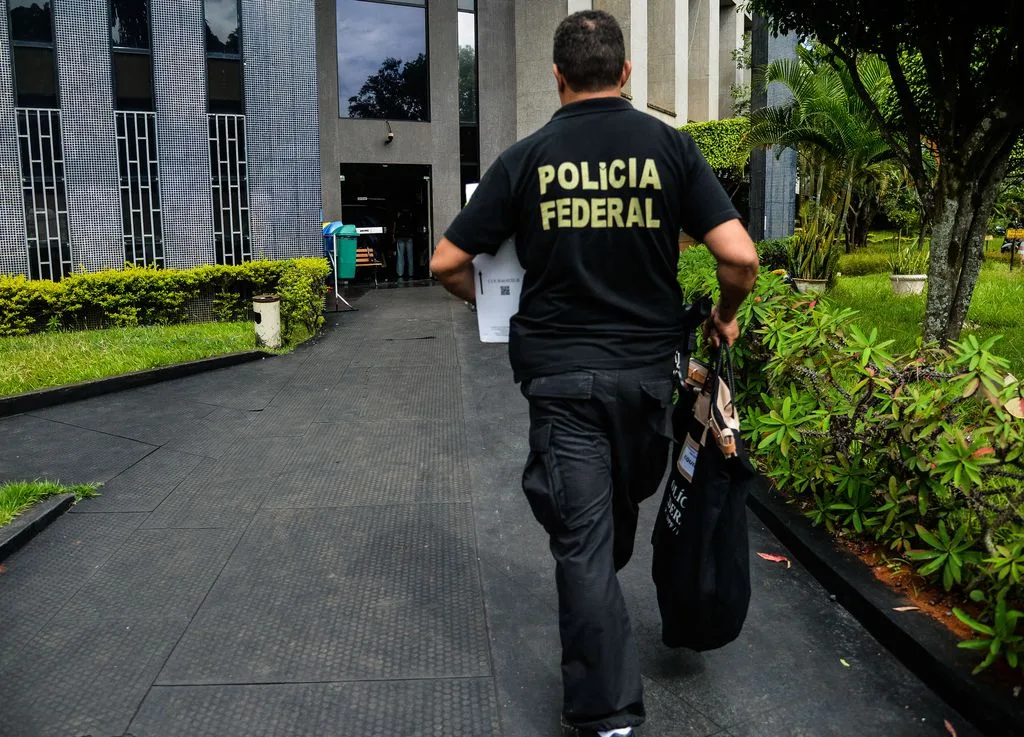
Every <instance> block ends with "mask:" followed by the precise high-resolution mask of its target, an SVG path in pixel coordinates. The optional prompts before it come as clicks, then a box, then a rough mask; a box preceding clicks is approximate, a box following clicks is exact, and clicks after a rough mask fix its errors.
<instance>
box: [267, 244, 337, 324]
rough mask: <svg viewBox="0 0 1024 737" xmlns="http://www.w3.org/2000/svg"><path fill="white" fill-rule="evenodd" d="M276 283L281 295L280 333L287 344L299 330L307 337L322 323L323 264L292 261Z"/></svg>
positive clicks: (324, 266)
mask: <svg viewBox="0 0 1024 737" xmlns="http://www.w3.org/2000/svg"><path fill="white" fill-rule="evenodd" d="M292 264H293V267H292V268H289V269H286V270H285V272H284V273H283V274H282V275H281V280H280V281H279V282H278V284H277V293H278V294H280V295H281V330H282V337H283V338H284V341H285V342H286V343H287V342H289V341H290V340H291V339H292V338H294V337H295V335H296V329H297V328H299V327H303V328H305V329H306V332H307V333H308V334H309V335H313V334H315V333H316V332H317V331H318V330H319V329H320V328H321V327H322V326H323V324H324V295H325V294H326V287H325V286H324V280H325V279H326V278H327V273H328V267H327V261H325V260H324V259H322V258H300V259H295V260H294V261H293V262H292Z"/></svg>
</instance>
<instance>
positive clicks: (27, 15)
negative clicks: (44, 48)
mask: <svg viewBox="0 0 1024 737" xmlns="http://www.w3.org/2000/svg"><path fill="white" fill-rule="evenodd" d="M7 7H8V8H9V9H10V11H11V15H10V18H11V41H12V42H14V43H17V42H18V41H28V42H31V43H44V44H52V43H53V10H52V8H51V5H50V0H7Z"/></svg>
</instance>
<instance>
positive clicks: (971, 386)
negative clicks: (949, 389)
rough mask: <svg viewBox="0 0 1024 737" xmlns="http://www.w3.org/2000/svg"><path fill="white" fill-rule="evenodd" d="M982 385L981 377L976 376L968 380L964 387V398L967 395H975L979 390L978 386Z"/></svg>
mask: <svg viewBox="0 0 1024 737" xmlns="http://www.w3.org/2000/svg"><path fill="white" fill-rule="evenodd" d="M979 386H981V379H979V378H978V377H974V378H973V379H971V380H970V381H968V382H967V386H965V387H964V391H963V394H962V395H961V396H962V397H963V398H964V399H966V398H967V397H973V396H974V394H975V392H977V391H978V387H979Z"/></svg>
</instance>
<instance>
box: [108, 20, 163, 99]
mask: <svg viewBox="0 0 1024 737" xmlns="http://www.w3.org/2000/svg"><path fill="white" fill-rule="evenodd" d="M110 43H111V46H113V50H112V53H111V66H112V67H113V73H114V107H115V108H117V109H118V110H153V58H152V56H151V54H150V51H149V47H150V43H149V0H111V2H110Z"/></svg>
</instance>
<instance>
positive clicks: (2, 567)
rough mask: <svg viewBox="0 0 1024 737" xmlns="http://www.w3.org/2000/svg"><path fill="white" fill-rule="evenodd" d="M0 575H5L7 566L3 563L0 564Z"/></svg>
mask: <svg viewBox="0 0 1024 737" xmlns="http://www.w3.org/2000/svg"><path fill="white" fill-rule="evenodd" d="M0 573H7V566H5V565H4V564H3V563H0Z"/></svg>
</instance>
